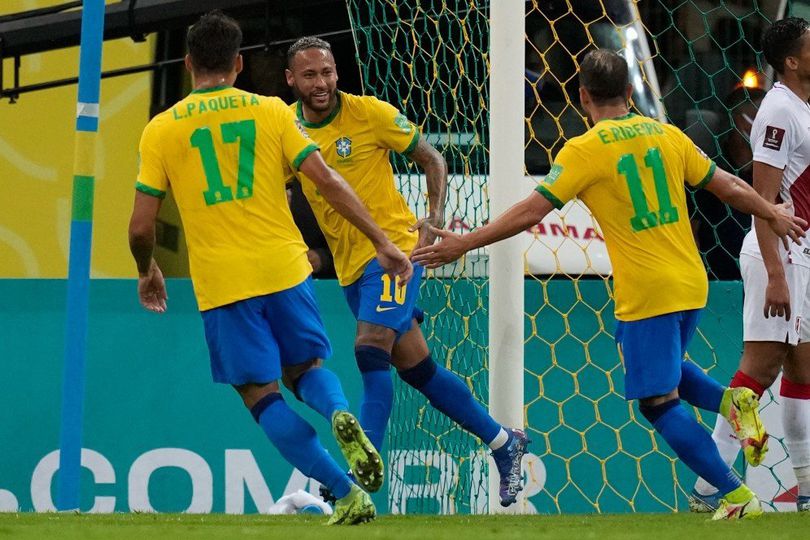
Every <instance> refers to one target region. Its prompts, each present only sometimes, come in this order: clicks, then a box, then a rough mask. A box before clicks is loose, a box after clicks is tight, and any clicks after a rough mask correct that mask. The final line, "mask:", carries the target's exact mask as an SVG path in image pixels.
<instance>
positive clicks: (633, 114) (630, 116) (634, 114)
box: [597, 112, 638, 124]
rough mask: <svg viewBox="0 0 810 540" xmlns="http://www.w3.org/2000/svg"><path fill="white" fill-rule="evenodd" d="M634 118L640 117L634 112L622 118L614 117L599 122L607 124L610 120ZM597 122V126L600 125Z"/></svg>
mask: <svg viewBox="0 0 810 540" xmlns="http://www.w3.org/2000/svg"><path fill="white" fill-rule="evenodd" d="M634 116H638V115H637V114H636V113H634V112H629V113H627V114H623V115H622V116H614V117H613V118H602V119H601V120H599V122H607V121H609V120H627V119H628V118H633V117H634ZM599 122H597V124H598V123H599Z"/></svg>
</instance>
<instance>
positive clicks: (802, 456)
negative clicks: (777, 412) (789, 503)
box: [781, 396, 810, 496]
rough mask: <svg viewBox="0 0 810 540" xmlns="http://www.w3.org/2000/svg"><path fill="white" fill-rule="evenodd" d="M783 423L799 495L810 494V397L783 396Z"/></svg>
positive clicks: (786, 444)
mask: <svg viewBox="0 0 810 540" xmlns="http://www.w3.org/2000/svg"><path fill="white" fill-rule="evenodd" d="M781 400H782V423H783V425H784V428H785V447H786V448H787V451H788V455H789V456H790V461H791V463H792V464H793V471H794V472H795V473H796V480H798V481H799V495H803V496H810V399H796V398H789V397H785V396H781Z"/></svg>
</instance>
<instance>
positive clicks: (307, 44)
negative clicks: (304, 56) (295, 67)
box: [287, 36, 332, 68]
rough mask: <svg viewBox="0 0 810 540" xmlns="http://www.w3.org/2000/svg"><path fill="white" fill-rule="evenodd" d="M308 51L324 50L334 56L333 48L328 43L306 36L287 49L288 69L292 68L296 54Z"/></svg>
mask: <svg viewBox="0 0 810 540" xmlns="http://www.w3.org/2000/svg"><path fill="white" fill-rule="evenodd" d="M307 49H323V50H324V51H329V54H332V46H331V45H330V44H329V42H328V41H326V40H323V39H321V38H319V37H315V36H304V37H302V38H300V39H299V40H297V41H296V42H295V43H293V44H292V45H290V48H289V49H287V67H288V68H291V67H292V63H293V59H294V58H295V55H296V54H298V53H299V52H300V51H305V50H307Z"/></svg>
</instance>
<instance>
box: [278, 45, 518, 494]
mask: <svg viewBox="0 0 810 540" xmlns="http://www.w3.org/2000/svg"><path fill="white" fill-rule="evenodd" d="M287 62H288V66H287V67H288V69H287V72H286V74H287V83H288V84H289V85H290V86H292V87H293V89H294V90H295V92H296V94H297V95H298V97H299V100H298V102H297V103H295V104H293V105H292V107H291V109H292V111H295V114H297V116H298V120H299V121H300V122H301V124H302V125H303V126H304V127H305V128H306V130H307V132H308V133H309V135H310V136H311V137H312V139H313V140H314V141H315V142H316V143H318V146H320V148H321V151H322V152H323V155H324V159H325V160H326V162H327V163H328V164H329V165H330V166H331V167H333V168H335V170H337V171H338V172H340V174H341V175H343V177H345V178H346V181H347V182H348V183H349V184H350V185H351V186H352V188H354V190H355V191H356V192H357V195H358V196H359V197H360V199H361V200H362V201H363V203H364V204H365V205H366V206H367V207H368V209H369V212H370V213H371V216H372V217H373V218H374V219H375V220H376V221H377V223H379V224H380V226H381V227H382V229H383V230H384V231H385V232H386V234H388V236H389V237H390V238H391V239H392V240H393V241H394V242H395V243H396V244H397V246H399V248H400V249H401V250H403V251H404V252H406V253H410V252H411V251H412V250H413V249H414V248H415V247H417V246H426V245H429V244H432V243H433V241H434V240H435V238H436V237H435V235H434V233H432V232H431V230H430V227H431V226H432V225H440V224H441V223H442V222H443V216H444V203H445V197H446V186H447V166H446V165H445V162H444V159H443V158H442V156H441V155H440V154H439V153H438V152H437V151H436V149H434V148H433V147H432V146H431V145H430V144H429V143H428V142H427V141H426V140H424V138H422V137H420V134H419V128H417V127H416V126H415V125H414V124H413V123H412V122H410V121H409V120H408V119H407V118H406V117H405V116H404V115H403V114H401V113H400V112H399V111H398V110H397V109H396V108H395V107H393V106H392V105H390V104H388V103H385V102H383V101H380V100H379V99H377V98H375V97H371V96H355V95H352V94H347V93H345V92H339V91H338V89H337V80H338V76H337V67H336V66H335V59H334V57H333V55H332V51H331V47H330V45H329V43H327V42H326V41H324V40H322V39H318V38H313V37H305V38H301V39H299V40H298V41H297V42H295V43H294V44H293V45H292V46H291V47H290V49H289V51H288V54H287ZM391 152H397V153H400V154H403V155H405V156H407V157H408V158H409V159H411V160H412V161H413V162H414V163H416V164H417V165H419V166H420V167H422V169H424V171H425V177H426V181H427V188H428V200H429V205H430V215H429V216H428V218H427V219H425V220H422V221H421V222H417V223H415V222H416V218H415V217H414V215H413V213H411V211H410V209H409V208H408V205H407V204H406V202H405V200H404V199H403V197H402V195H401V194H400V193H399V192H398V191H397V186H396V183H395V181H394V172H393V169H392V168H391V163H390V153H391ZM298 175H299V177H301V180H302V182H301V184H302V186H303V190H304V194H305V195H306V197H307V199H308V200H309V202H310V204H311V206H312V209H313V211H314V213H315V216H316V218H317V219H318V223H319V225H320V226H321V229H322V230H323V233H324V235H325V237H326V240H327V242H328V243H329V247H330V249H331V250H332V254H333V256H334V261H335V270H336V272H337V275H338V280H339V281H340V284H341V285H342V286H343V290H344V292H345V295H346V300H347V301H348V303H349V307H350V308H351V310H352V312H353V313H354V315H355V317H356V318H357V336H356V339H355V358H356V360H357V366H358V368H359V370H360V373H361V376H362V379H363V401H362V404H361V407H360V423H361V424H362V425H363V426H364V428H365V429H366V433H367V435H368V437H369V438H370V439H371V442H372V443H374V445H375V446H376V447H377V448H380V447H381V446H382V444H383V441H384V435H385V429H386V426H387V424H388V418H389V416H390V414H391V404H392V401H393V381H392V380H391V374H390V365H391V364H393V365H394V367H396V369H397V373H398V374H399V376H400V377H401V378H402V380H403V381H405V382H406V383H407V384H409V385H411V386H413V387H414V388H416V389H417V390H419V391H420V392H422V393H423V394H424V395H425V396H426V397H427V398H428V400H429V401H430V403H431V404H432V405H433V406H434V407H436V408H437V409H438V410H439V411H441V412H443V413H444V414H446V415H447V416H448V417H450V418H451V419H452V420H454V421H455V422H457V423H458V424H459V425H461V426H462V427H464V428H465V429H466V430H468V431H469V432H471V433H472V434H474V435H475V436H477V437H479V438H480V439H481V440H482V441H483V442H484V444H487V445H488V446H489V447H490V448H491V449H492V451H493V457H494V458H495V463H496V465H497V467H498V471H499V473H500V475H501V486H500V496H501V504H502V505H503V506H508V505H510V504H512V503H513V502H515V497H516V495H517V492H518V491H519V490H520V489H521V470H520V462H521V459H522V457H523V454H524V453H525V451H526V445H527V443H528V439H527V438H526V436H525V434H524V433H523V432H521V431H520V430H513V429H508V428H503V427H502V426H501V425H500V424H498V423H497V422H495V420H493V419H492V417H490V416H489V414H487V412H486V410H485V409H484V408H483V407H482V406H481V404H480V403H478V402H477V401H476V400H475V398H474V397H473V395H472V393H471V392H470V389H469V388H468V387H467V385H466V384H465V383H464V382H463V381H462V380H461V379H459V378H458V377H457V376H456V375H455V374H453V373H452V372H451V371H449V370H447V369H445V368H444V367H443V366H441V365H438V364H436V363H435V362H434V361H433V358H432V357H431V355H430V351H429V349H428V346H427V343H426V342H425V338H424V336H423V335H422V331H421V330H420V328H419V324H418V322H419V321H420V319H421V317H422V314H421V311H420V310H419V309H418V308H416V300H417V298H418V296H419V282H420V279H421V276H422V268H421V267H420V266H419V265H415V266H414V275H413V279H412V280H411V281H410V282H409V283H407V284H406V283H402V282H398V281H395V280H391V279H389V277H388V275H386V273H385V272H383V270H382V268H381V267H380V261H379V259H378V258H377V257H376V255H375V252H374V249H373V248H372V246H371V244H370V243H369V241H368V240H367V239H366V238H365V237H363V236H362V235H361V234H359V233H358V231H357V229H356V228H355V227H354V226H352V224H351V223H349V222H348V221H347V220H346V219H345V218H344V217H343V216H341V215H338V214H337V213H336V212H335V211H334V210H333V209H332V208H331V207H330V206H329V205H328V204H327V203H326V201H325V200H324V197H323V193H322V192H321V190H320V188H319V187H318V186H317V183H315V182H312V181H311V179H309V178H308V173H307V171H299V174H298ZM417 229H418V231H419V232H418V233H417V232H416V231H417ZM324 495H325V498H328V494H324Z"/></svg>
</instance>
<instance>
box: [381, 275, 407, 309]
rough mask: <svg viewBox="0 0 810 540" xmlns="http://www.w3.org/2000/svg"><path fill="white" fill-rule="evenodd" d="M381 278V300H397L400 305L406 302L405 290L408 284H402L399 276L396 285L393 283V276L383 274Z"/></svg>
mask: <svg viewBox="0 0 810 540" xmlns="http://www.w3.org/2000/svg"><path fill="white" fill-rule="evenodd" d="M380 279H381V280H382V294H380V302H396V303H397V304H399V305H402V304H404V303H405V290H406V289H407V287H408V284H407V283H406V284H404V285H403V284H402V283H401V282H400V280H399V278H397V280H396V286H394V284H393V283H391V276H389V275H388V274H383V275H382V276H381V277H380Z"/></svg>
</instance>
